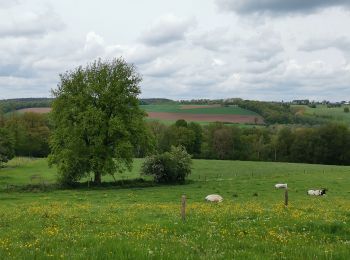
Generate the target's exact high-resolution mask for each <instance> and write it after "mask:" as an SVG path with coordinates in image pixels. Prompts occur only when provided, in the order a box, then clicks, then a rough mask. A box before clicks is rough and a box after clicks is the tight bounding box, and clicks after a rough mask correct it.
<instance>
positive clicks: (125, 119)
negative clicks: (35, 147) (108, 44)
mask: <svg viewBox="0 0 350 260" xmlns="http://www.w3.org/2000/svg"><path fill="white" fill-rule="evenodd" d="M60 77H61V82H60V84H59V85H58V89H57V90H54V91H53V94H54V96H55V98H56V99H55V100H54V101H53V104H52V112H51V113H52V115H51V117H52V122H53V125H54V132H53V135H52V138H51V155H50V156H49V163H50V164H56V165H57V169H58V175H59V181H61V182H62V183H67V184H69V183H72V182H75V181H78V180H79V179H81V178H82V177H84V176H87V175H88V174H90V173H93V174H94V176H95V179H94V180H95V183H97V184H100V183H101V176H102V175H105V174H111V175H114V173H115V172H122V171H123V170H125V169H126V168H128V169H130V168H131V166H132V158H133V156H134V150H135V148H137V145H138V144H140V142H141V140H146V139H147V138H148V136H147V134H146V130H145V129H146V128H145V124H144V120H143V119H144V117H145V113H144V111H142V110H141V109H140V108H139V100H138V98H137V96H138V95H139V94H140V88H139V83H140V82H141V76H140V75H139V74H138V73H137V72H136V70H135V68H134V66H132V65H129V64H128V63H126V62H125V61H124V60H123V59H115V60H112V61H106V62H102V61H101V60H98V61H95V62H93V63H92V64H89V65H88V66H86V67H85V68H83V67H79V68H77V69H75V70H73V71H68V72H66V73H65V74H63V75H60Z"/></svg>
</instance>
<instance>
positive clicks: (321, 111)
mask: <svg viewBox="0 0 350 260" xmlns="http://www.w3.org/2000/svg"><path fill="white" fill-rule="evenodd" d="M293 107H296V108H302V109H304V110H305V114H307V115H312V116H322V117H326V118H329V119H332V120H335V121H338V122H342V123H347V124H350V113H345V112H344V108H345V107H350V106H349V105H342V106H341V107H330V108H328V107H327V105H317V106H316V108H311V107H308V106H304V105H295V106H293Z"/></svg>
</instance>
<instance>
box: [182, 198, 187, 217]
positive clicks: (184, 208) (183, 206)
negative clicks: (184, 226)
mask: <svg viewBox="0 0 350 260" xmlns="http://www.w3.org/2000/svg"><path fill="white" fill-rule="evenodd" d="M181 218H182V221H185V220H186V195H182V196H181Z"/></svg>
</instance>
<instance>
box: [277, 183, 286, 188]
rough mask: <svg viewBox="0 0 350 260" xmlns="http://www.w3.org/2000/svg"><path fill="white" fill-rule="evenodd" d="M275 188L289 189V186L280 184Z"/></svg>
mask: <svg viewBox="0 0 350 260" xmlns="http://www.w3.org/2000/svg"><path fill="white" fill-rule="evenodd" d="M275 188H276V189H287V188H288V186H287V183H278V184H276V185H275Z"/></svg>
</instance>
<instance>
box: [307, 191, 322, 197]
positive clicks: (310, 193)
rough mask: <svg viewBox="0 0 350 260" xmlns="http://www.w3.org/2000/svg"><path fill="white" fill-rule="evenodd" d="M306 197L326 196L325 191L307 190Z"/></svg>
mask: <svg viewBox="0 0 350 260" xmlns="http://www.w3.org/2000/svg"><path fill="white" fill-rule="evenodd" d="M307 195H310V196H323V195H326V189H320V190H308V191H307Z"/></svg>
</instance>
